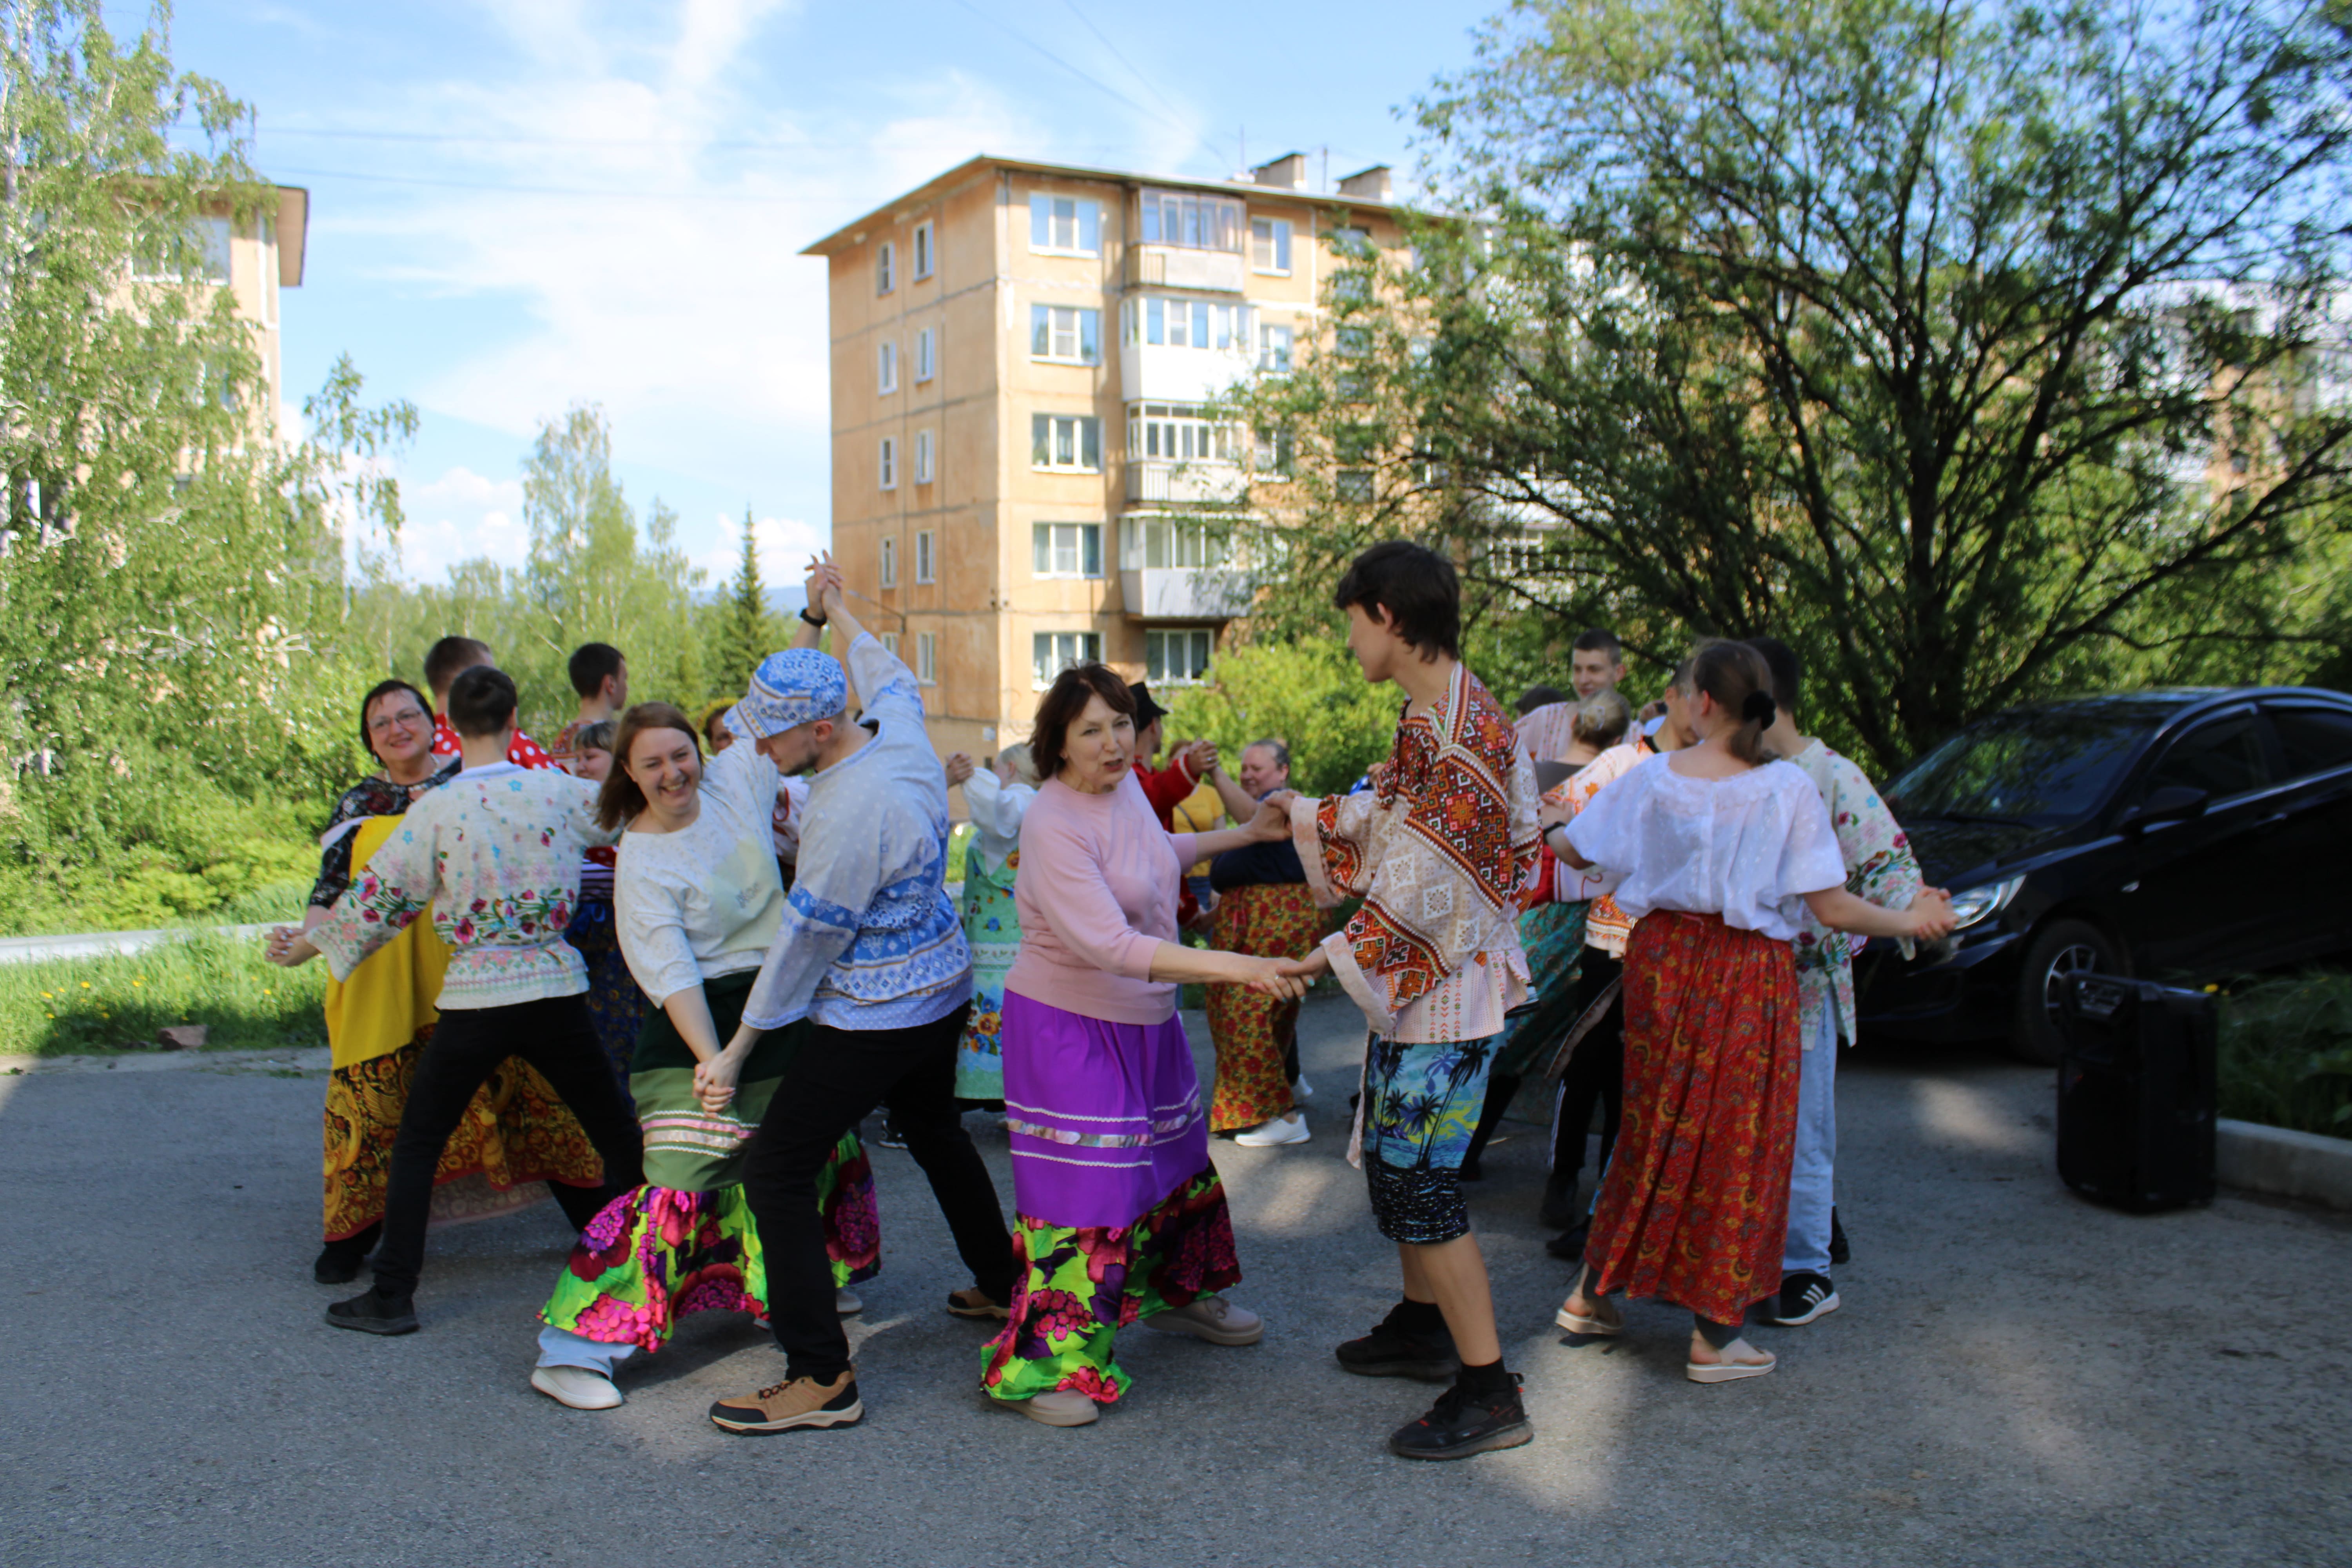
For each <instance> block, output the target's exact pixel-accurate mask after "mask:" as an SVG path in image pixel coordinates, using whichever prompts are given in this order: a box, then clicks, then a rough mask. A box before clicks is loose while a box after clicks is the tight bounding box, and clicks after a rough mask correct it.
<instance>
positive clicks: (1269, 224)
mask: <svg viewBox="0 0 2352 1568" xmlns="http://www.w3.org/2000/svg"><path fill="white" fill-rule="evenodd" d="M1250 269H1251V270H1252V271H1254V272H1288V271H1289V270H1290V225H1289V224H1288V223H1287V222H1286V221H1285V220H1283V219H1281V218H1277V217H1254V218H1252V219H1250Z"/></svg>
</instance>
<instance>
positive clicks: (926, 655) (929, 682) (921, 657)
mask: <svg viewBox="0 0 2352 1568" xmlns="http://www.w3.org/2000/svg"><path fill="white" fill-rule="evenodd" d="M924 537H925V538H929V535H928V534H926V535H925V536H924ZM915 679H917V680H919V681H920V682H921V683H922V684H924V685H925V686H937V685H938V684H939V682H940V636H939V634H938V633H937V632H917V633H916V634H915Z"/></svg>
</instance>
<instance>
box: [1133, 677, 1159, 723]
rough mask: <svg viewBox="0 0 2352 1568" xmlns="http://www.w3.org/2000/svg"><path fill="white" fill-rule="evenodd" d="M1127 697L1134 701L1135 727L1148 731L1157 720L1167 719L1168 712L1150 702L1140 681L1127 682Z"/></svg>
mask: <svg viewBox="0 0 2352 1568" xmlns="http://www.w3.org/2000/svg"><path fill="white" fill-rule="evenodd" d="M1127 691H1128V695H1129V696H1130V697H1132V698H1134V699H1135V727H1136V728H1137V729H1139V730H1149V729H1150V728H1151V726H1152V725H1153V723H1155V722H1156V721H1159V720H1161V719H1165V718H1166V717H1168V710H1167V709H1165V708H1162V707H1161V706H1160V704H1159V703H1157V702H1154V701H1153V700H1151V693H1150V691H1149V690H1147V689H1145V688H1144V684H1143V682H1141V681H1140V680H1135V681H1129V683H1128V688H1127Z"/></svg>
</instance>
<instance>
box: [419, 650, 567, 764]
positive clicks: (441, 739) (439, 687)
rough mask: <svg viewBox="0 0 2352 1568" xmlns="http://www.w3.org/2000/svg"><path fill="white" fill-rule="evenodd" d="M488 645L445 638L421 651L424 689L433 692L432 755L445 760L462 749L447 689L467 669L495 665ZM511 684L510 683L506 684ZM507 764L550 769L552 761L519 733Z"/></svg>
mask: <svg viewBox="0 0 2352 1568" xmlns="http://www.w3.org/2000/svg"><path fill="white" fill-rule="evenodd" d="M496 662H497V660H495V659H494V658H491V657H490V645H489V644H488V643H486V642H484V641H482V640H481V639H480V638H478V637H443V638H442V639H441V640H440V641H438V642H436V643H435V644H434V645H433V646H432V647H429V648H427V649H426V650H425V689H426V690H427V691H430V692H432V693H433V754H434V755H435V756H436V757H440V758H443V759H445V760H446V759H447V758H450V757H454V756H457V754H458V753H459V752H460V751H461V750H462V746H461V744H460V742H459V740H458V731H457V729H456V728H455V727H453V726H452V725H451V724H450V722H449V717H448V715H449V688H450V685H451V683H452V682H454V681H455V680H456V679H457V678H458V677H459V676H461V675H463V674H465V673H466V671H467V670H469V669H476V668H481V667H482V666H484V665H490V664H495V663H496ZM508 684H509V685H512V684H513V682H512V681H509V682H508ZM507 761H509V762H510V763H513V764H514V765H515V766H517V767H519V768H551V767H553V766H554V765H555V763H554V760H553V759H552V758H551V757H550V756H548V754H547V752H546V751H545V750H544V749H542V748H541V745H540V743H539V742H537V741H534V740H532V739H531V738H530V736H529V735H526V734H524V733H523V732H522V731H520V730H517V731H515V732H514V741H513V742H512V743H511V744H510V745H509V746H508V748H507Z"/></svg>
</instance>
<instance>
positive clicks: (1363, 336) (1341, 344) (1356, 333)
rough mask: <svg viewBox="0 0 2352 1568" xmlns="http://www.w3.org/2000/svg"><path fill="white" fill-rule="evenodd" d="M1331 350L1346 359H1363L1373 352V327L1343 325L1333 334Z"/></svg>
mask: <svg viewBox="0 0 2352 1568" xmlns="http://www.w3.org/2000/svg"><path fill="white" fill-rule="evenodd" d="M1331 350H1332V352H1333V353H1337V354H1339V355H1340V356H1341V357H1343V358H1346V359H1361V358H1363V357H1364V356H1365V355H1366V354H1368V353H1371V352H1372V329H1371V328H1370V327H1341V328H1340V329H1339V331H1336V332H1334V333H1332V334H1331Z"/></svg>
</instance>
